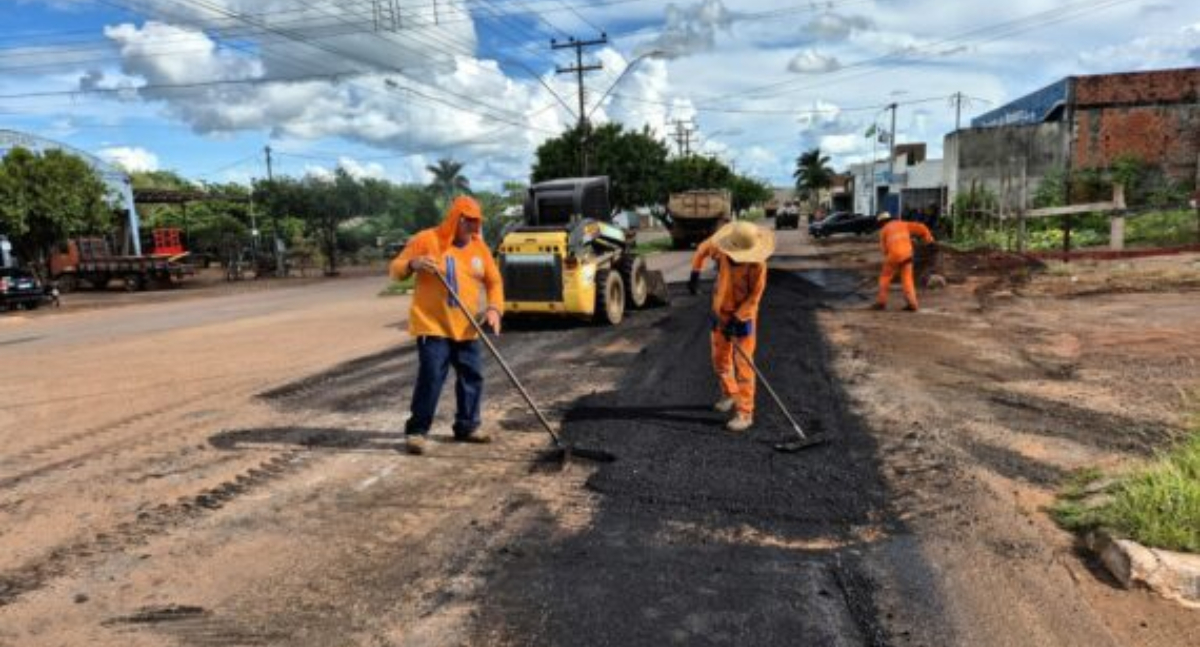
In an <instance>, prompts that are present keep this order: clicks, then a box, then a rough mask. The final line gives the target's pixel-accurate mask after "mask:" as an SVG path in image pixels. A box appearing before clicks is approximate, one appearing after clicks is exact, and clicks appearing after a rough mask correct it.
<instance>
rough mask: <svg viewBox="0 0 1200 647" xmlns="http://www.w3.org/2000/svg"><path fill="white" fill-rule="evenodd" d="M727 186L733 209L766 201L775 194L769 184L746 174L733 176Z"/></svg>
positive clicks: (746, 207)
mask: <svg viewBox="0 0 1200 647" xmlns="http://www.w3.org/2000/svg"><path fill="white" fill-rule="evenodd" d="M728 186H729V191H730V193H732V194H733V210H734V211H742V210H743V209H748V208H750V206H751V205H754V204H760V203H763V202H766V201H768V200H770V199H771V197H772V196H774V195H775V192H774V191H773V190H772V189H771V185H769V184H767V183H766V182H762V181H759V180H756V179H754V178H752V177H749V176H746V175H735V176H733V177H732V178H731V179H730V180H729V184H728Z"/></svg>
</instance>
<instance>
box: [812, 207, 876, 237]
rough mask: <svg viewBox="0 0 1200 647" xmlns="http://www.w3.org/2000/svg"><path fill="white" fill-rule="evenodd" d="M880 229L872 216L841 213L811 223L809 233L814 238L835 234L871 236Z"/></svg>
mask: <svg viewBox="0 0 1200 647" xmlns="http://www.w3.org/2000/svg"><path fill="white" fill-rule="evenodd" d="M878 228H879V223H878V222H876V220H875V218H873V217H871V216H865V215H862V214H859V213H849V212H846V211H840V212H835V213H831V214H829V215H828V216H826V217H825V218H824V219H822V220H818V221H817V222H814V223H811V224H810V225H809V226H808V233H809V235H810V236H812V237H813V238H826V237H828V236H831V235H833V234H857V235H859V236H861V235H863V234H869V233H871V232H873V231H875V230H876V229H878Z"/></svg>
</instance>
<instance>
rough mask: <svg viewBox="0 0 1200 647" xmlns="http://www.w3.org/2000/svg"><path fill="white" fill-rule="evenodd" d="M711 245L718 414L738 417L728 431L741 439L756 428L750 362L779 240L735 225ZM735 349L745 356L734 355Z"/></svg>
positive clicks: (758, 229) (743, 224) (721, 232)
mask: <svg viewBox="0 0 1200 647" xmlns="http://www.w3.org/2000/svg"><path fill="white" fill-rule="evenodd" d="M709 241H710V242H711V244H710V245H708V246H706V248H705V250H704V252H705V253H706V254H711V255H712V256H713V257H715V260H716V261H717V266H718V270H717V281H716V288H715V289H714V290H713V299H712V322H713V323H712V361H713V370H714V371H716V374H717V379H718V381H719V382H720V384H721V399H720V400H718V401H717V404H716V407H715V408H716V409H717V411H720V412H722V413H727V412H729V411H734V412H735V413H734V416H733V418H731V419H730V420H729V422H728V424H726V426H725V427H726V429H728V430H729V431H731V432H734V433H742V432H744V431H746V430H747V429H749V428H750V426H751V425H753V424H754V386H755V384H754V369H753V367H752V366H751V365H750V363H749V362H750V361H752V360H753V357H754V347H755V344H756V333H757V332H758V331H757V324H758V304H759V302H760V301H761V300H762V295H763V291H764V290H765V289H766V287H767V258H769V257H770V256H771V254H772V253H773V252H774V251H775V235H774V233H773V232H771V231H770V230H768V229H764V228H762V227H758V226H756V225H754V224H751V223H749V222H745V221H737V222H732V223H729V224H727V225H725V226H724V227H722V228H721V229H719V230H717V233H715V234H713V236H712V238H710V239H709ZM699 253H700V252H699V251H698V252H697V254H699ZM701 263H703V261H701ZM734 344H737V345H738V347H739V348H741V350H742V353H744V354H745V355H744V356H743V355H742V354H739V353H735V352H734V349H733V345H734Z"/></svg>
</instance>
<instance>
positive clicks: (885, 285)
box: [876, 258, 917, 308]
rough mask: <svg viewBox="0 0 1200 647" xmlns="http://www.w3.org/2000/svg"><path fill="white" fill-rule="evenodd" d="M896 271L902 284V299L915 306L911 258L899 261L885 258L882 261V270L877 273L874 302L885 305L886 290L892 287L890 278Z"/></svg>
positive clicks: (915, 291) (893, 276) (915, 295)
mask: <svg viewBox="0 0 1200 647" xmlns="http://www.w3.org/2000/svg"><path fill="white" fill-rule="evenodd" d="M896 272H900V283H901V285H903V286H904V300H905V301H907V302H908V305H910V306H912V307H914V308H916V307H917V286H916V284H915V283H914V282H913V262H912V259H911V258H909V259H908V260H906V261H902V262H899V263H897V262H894V261H891V260H886V259H885V260H884V261H883V270H882V271H881V272H880V273H879V298H878V299H877V300H876V302H877V303H879V305H881V306H885V305H887V301H888V290H891V289H892V279H893V278H895V276H896Z"/></svg>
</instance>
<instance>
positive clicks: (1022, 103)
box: [971, 67, 1200, 128]
mask: <svg viewBox="0 0 1200 647" xmlns="http://www.w3.org/2000/svg"><path fill="white" fill-rule="evenodd" d="M1072 92H1073V93H1074V98H1073V104H1074V105H1076V106H1081V107H1082V106H1097V105H1124V106H1131V105H1156V104H1161V103H1179V102H1189V101H1190V102H1194V101H1196V100H1197V98H1198V97H1200V67H1189V68H1180V69H1171V70H1151V71H1148V72H1121V73H1116V74H1092V75H1085V76H1068V77H1066V78H1064V79H1060V80H1058V81H1055V82H1054V83H1051V84H1050V85H1047V86H1046V87H1044V88H1041V89H1039V90H1036V91H1034V92H1031V93H1029V94H1027V95H1025V96H1023V97H1020V98H1017V99H1014V100H1013V101H1010V102H1008V103H1006V104H1004V105H1002V106H1000V107H999V108H996V109H995V110H992V111H990V112H986V113H984V114H982V115H980V116H978V117H975V118H974V119H972V120H971V127H973V128H996V127H999V126H1017V125H1031V124H1039V123H1043V122H1047V121H1056V120H1058V119H1061V117H1062V114H1063V108H1064V107H1065V106H1066V105H1067V103H1068V102H1070V101H1072Z"/></svg>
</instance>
